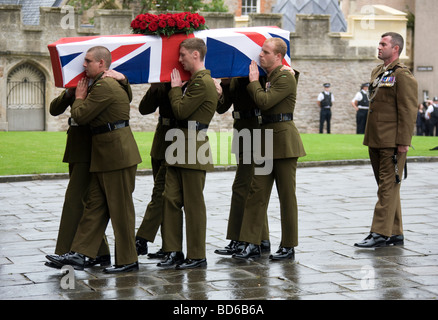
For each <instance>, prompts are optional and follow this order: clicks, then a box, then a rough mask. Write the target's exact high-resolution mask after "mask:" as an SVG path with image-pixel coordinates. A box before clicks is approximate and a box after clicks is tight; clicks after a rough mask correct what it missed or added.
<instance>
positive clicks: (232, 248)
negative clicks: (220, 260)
mask: <svg viewBox="0 0 438 320" xmlns="http://www.w3.org/2000/svg"><path fill="white" fill-rule="evenodd" d="M243 249H245V244H244V243H243V242H240V241H236V240H231V241H230V243H229V244H228V245H227V246H226V247H225V248H224V249H216V250H214V253H216V254H220V255H223V256H231V255H232V254H234V253H238V252H240V251H242V250H243Z"/></svg>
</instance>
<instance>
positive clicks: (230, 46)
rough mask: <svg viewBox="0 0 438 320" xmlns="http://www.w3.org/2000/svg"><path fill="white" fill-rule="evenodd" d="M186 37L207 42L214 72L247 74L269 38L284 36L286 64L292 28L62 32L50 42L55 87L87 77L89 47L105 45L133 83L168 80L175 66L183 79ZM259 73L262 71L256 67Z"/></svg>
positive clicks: (117, 67)
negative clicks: (150, 32) (155, 33)
mask: <svg viewBox="0 0 438 320" xmlns="http://www.w3.org/2000/svg"><path fill="white" fill-rule="evenodd" d="M187 37H198V38H201V39H203V40H204V41H205V43H206V45H207V55H206V57H205V67H206V68H207V69H209V70H210V71H211V75H212V77H213V78H228V77H245V76H248V71H249V65H250V62H251V60H255V61H256V62H257V63H259V54H260V51H261V47H262V45H263V43H264V41H265V40H266V39H267V38H271V37H279V38H282V39H283V40H284V41H285V42H286V44H287V46H288V51H287V55H286V57H285V59H284V61H283V64H285V65H288V66H290V33H289V31H286V30H282V29H280V28H277V27H250V28H229V29H212V30H202V31H195V32H194V33H193V34H190V35H185V34H174V35H172V36H170V37H167V36H146V35H138V34H128V35H111V36H89V37H69V38H61V39H59V40H58V41H56V42H54V43H52V44H49V45H48V49H49V52H50V59H51V62H52V69H53V74H54V78H55V85H56V86H57V87H64V88H69V87H76V85H77V82H78V81H79V80H80V79H81V78H83V77H85V73H84V70H83V63H84V57H85V54H86V52H87V50H88V49H89V48H91V47H94V46H98V45H99V46H105V47H107V48H108V49H109V50H110V51H111V55H112V64H111V67H110V68H111V69H114V70H116V71H119V72H121V73H123V74H124V75H125V76H126V77H127V78H128V79H129V82H130V83H131V84H140V83H155V82H169V81H170V74H171V71H172V70H173V69H174V68H177V69H179V70H180V73H181V77H182V78H183V80H188V79H189V78H190V75H189V74H188V73H187V72H186V71H184V70H183V69H182V67H181V65H180V63H179V62H178V57H179V44H180V43H181V42H182V41H183V40H184V39H186V38H187ZM260 72H261V74H264V71H263V70H262V69H261V68H260Z"/></svg>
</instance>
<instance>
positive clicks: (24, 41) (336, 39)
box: [0, 5, 406, 134]
mask: <svg viewBox="0 0 438 320" xmlns="http://www.w3.org/2000/svg"><path fill="white" fill-rule="evenodd" d="M203 15H204V16H205V17H206V21H207V25H209V26H210V28H224V27H234V26H236V24H237V23H236V22H235V19H234V15H233V14H231V13H221V14H216V13H203ZM133 16H134V15H133V12H132V11H130V10H96V11H95V17H94V26H91V27H84V26H81V25H79V24H78V21H79V17H78V15H77V14H76V13H75V12H69V11H65V10H63V9H62V8H59V7H42V8H40V16H39V24H34V25H28V24H24V23H23V21H22V18H21V17H22V10H21V7H20V6H17V5H0V24H1V25H2V33H1V35H0V130H11V131H12V130H47V131H59V130H66V129H67V118H68V116H69V112H68V111H67V112H66V113H65V114H64V115H61V116H58V117H52V116H50V114H49V113H48V108H49V104H50V102H51V100H52V99H53V98H55V97H56V96H57V95H58V94H59V93H60V92H61V90H62V89H60V88H55V87H54V80H53V75H52V68H51V64H50V58H49V52H48V50H47V45H48V44H50V43H53V42H55V41H57V40H58V39H59V38H62V37H73V36H88V35H108V34H128V33H130V28H129V25H130V22H131V20H132V19H133ZM281 20H282V16H281V14H253V13H249V14H248V25H250V26H255V25H259V26H266V25H277V26H282V23H281ZM381 23H383V22H382V21H380V20H379V19H376V24H377V26H379V25H380V24H381ZM397 23H399V24H400V27H401V28H403V25H404V26H406V19H400V20H398V21H397ZM348 31H349V33H348V34H347V33H342V32H331V28H330V16H329V15H297V20H296V30H295V32H292V33H291V57H292V64H293V67H294V68H296V69H298V70H299V71H300V72H301V76H300V81H299V85H298V100H297V104H296V110H295V115H294V118H295V122H296V125H297V127H298V128H299V130H300V132H302V133H316V132H318V126H319V109H318V107H317V105H316V98H317V95H318V93H319V92H320V91H322V84H323V83H325V82H330V83H331V84H332V89H333V90H332V91H333V93H334V95H335V98H336V104H335V106H334V108H333V117H332V133H350V134H353V133H355V128H356V125H355V111H354V109H353V107H352V106H351V104H350V101H351V100H352V98H353V96H354V94H355V93H356V92H357V91H358V90H359V86H360V84H361V83H363V82H366V81H368V79H369V75H370V71H371V69H372V68H373V67H374V66H375V65H376V64H377V63H379V61H378V60H377V59H376V46H377V42H378V40H379V37H376V39H375V43H374V42H373V44H372V45H369V44H365V45H364V44H362V43H360V42H358V41H354V39H355V37H356V34H355V32H352V33H351V32H350V31H351V30H348ZM147 88H148V85H133V93H134V99H133V101H132V104H131V108H132V109H131V122H130V123H131V125H132V128H133V130H135V131H153V130H154V129H155V125H156V122H157V118H158V114H157V113H156V114H154V115H148V116H142V115H140V113H139V112H138V104H139V102H140V100H141V98H142V97H143V95H144V93H145V92H146V90H147ZM19 90H21V91H19ZM32 90H33V91H32ZM17 92H18V93H17ZM26 99H27V100H26ZM18 119H19V120H18ZM23 119H24V120H23ZM231 128H232V117H231V113H230V112H228V113H226V114H224V115H218V114H216V115H215V117H214V118H213V122H212V125H211V130H213V131H219V130H231Z"/></svg>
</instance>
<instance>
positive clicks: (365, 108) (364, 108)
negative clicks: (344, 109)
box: [358, 106, 370, 110]
mask: <svg viewBox="0 0 438 320" xmlns="http://www.w3.org/2000/svg"><path fill="white" fill-rule="evenodd" d="M358 108H359V109H361V110H368V109H369V108H370V107H363V106H358Z"/></svg>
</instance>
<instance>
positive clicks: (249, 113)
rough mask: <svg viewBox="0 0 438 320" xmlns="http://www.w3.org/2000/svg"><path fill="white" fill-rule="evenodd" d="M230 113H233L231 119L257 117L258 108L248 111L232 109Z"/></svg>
mask: <svg viewBox="0 0 438 320" xmlns="http://www.w3.org/2000/svg"><path fill="white" fill-rule="evenodd" d="M232 115H233V119H235V120H244V119H250V118H254V117H258V116H259V115H260V110H259V109H251V110H249V111H233V112H232Z"/></svg>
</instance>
